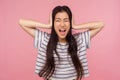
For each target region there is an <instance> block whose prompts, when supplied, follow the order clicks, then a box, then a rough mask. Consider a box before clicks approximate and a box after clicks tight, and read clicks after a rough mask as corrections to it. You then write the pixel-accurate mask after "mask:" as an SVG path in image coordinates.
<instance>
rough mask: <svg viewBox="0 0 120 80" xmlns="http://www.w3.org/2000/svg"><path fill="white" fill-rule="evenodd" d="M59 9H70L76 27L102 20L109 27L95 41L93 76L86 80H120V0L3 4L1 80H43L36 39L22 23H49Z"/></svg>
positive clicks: (14, 0)
mask: <svg viewBox="0 0 120 80" xmlns="http://www.w3.org/2000/svg"><path fill="white" fill-rule="evenodd" d="M57 5H68V6H69V7H70V8H71V10H72V13H73V15H74V19H75V23H76V24H79V23H83V22H89V21H98V20H100V21H104V22H105V24H106V25H105V27H104V29H103V30H102V31H101V32H100V33H98V35H96V36H95V37H94V38H93V39H92V41H91V48H90V49H89V50H88V53H87V57H88V64H89V71H90V76H89V77H88V78H84V80H120V50H119V49H120V31H119V30H120V0H74V1H73V0H0V38H1V39H0V80H42V78H39V77H38V76H37V75H36V74H35V72H34V70H35V62H36V57H37V49H35V48H34V47H33V40H34V39H33V38H32V37H31V36H29V35H28V34H27V33H26V32H25V31H24V30H22V28H21V27H20V26H19V25H18V21H19V19H20V18H26V19H27V18H30V19H33V20H38V21H40V22H43V23H48V20H49V15H50V13H51V12H52V9H53V8H54V7H55V6H57Z"/></svg>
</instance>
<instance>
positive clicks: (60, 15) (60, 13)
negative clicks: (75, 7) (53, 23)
mask: <svg viewBox="0 0 120 80" xmlns="http://www.w3.org/2000/svg"><path fill="white" fill-rule="evenodd" d="M64 18H69V16H68V14H67V12H65V11H62V12H58V13H57V14H56V15H55V19H64Z"/></svg>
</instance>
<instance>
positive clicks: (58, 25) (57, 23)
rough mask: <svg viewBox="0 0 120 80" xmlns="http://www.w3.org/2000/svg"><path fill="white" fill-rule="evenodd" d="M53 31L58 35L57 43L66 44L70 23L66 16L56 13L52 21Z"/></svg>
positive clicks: (64, 13)
mask: <svg viewBox="0 0 120 80" xmlns="http://www.w3.org/2000/svg"><path fill="white" fill-rule="evenodd" d="M54 29H55V31H56V33H57V35H58V38H59V41H60V42H62V43H65V42H66V36H67V34H68V31H69V29H70V21H69V16H68V14H67V13H66V12H65V11H63V12H58V13H57V14H56V15H55V20H54ZM60 30H66V31H65V32H60Z"/></svg>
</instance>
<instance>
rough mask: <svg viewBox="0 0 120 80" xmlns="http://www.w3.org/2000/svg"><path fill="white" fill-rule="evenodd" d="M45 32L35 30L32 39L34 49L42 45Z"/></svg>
mask: <svg viewBox="0 0 120 80" xmlns="http://www.w3.org/2000/svg"><path fill="white" fill-rule="evenodd" d="M44 34H45V32H42V31H40V30H38V29H36V30H35V37H34V47H35V48H39V45H40V44H41V43H42V41H43V38H44Z"/></svg>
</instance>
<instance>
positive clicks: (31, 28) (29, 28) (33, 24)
mask: <svg viewBox="0 0 120 80" xmlns="http://www.w3.org/2000/svg"><path fill="white" fill-rule="evenodd" d="M51 19H52V18H51V16H50V23H49V24H43V23H40V22H38V21H34V20H30V19H20V20H19V24H20V26H21V27H22V28H23V29H24V30H25V31H26V32H27V33H28V34H30V35H31V36H32V37H34V36H35V29H36V28H48V29H49V28H51V26H52V20H51Z"/></svg>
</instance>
